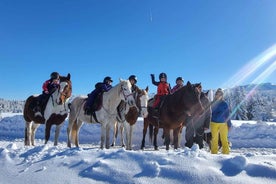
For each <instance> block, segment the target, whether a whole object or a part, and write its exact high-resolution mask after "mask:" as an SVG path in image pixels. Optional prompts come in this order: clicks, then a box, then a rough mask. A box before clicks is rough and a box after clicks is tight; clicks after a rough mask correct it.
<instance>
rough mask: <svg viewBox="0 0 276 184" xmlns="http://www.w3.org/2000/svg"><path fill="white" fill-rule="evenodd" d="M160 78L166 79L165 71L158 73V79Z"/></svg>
mask: <svg viewBox="0 0 276 184" xmlns="http://www.w3.org/2000/svg"><path fill="white" fill-rule="evenodd" d="M161 78H166V79H167V74H165V73H163V72H162V73H160V74H159V80H161Z"/></svg>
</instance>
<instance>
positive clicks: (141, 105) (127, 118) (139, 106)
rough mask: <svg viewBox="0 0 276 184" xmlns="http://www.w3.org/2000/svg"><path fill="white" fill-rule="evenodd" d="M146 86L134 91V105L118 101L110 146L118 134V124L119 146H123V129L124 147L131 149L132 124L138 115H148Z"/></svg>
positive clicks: (113, 143) (113, 144)
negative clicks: (130, 105)
mask: <svg viewBox="0 0 276 184" xmlns="http://www.w3.org/2000/svg"><path fill="white" fill-rule="evenodd" d="M148 90H149V89H148V87H146V89H142V90H141V89H139V88H137V90H136V91H135V92H134V95H133V96H134V98H135V103H136V106H134V107H129V105H128V104H126V103H120V105H119V107H118V115H117V118H116V119H117V121H116V123H115V126H114V134H113V141H112V146H115V142H116V138H117V135H118V125H119V124H120V135H121V139H120V140H121V146H122V147H124V146H125V141H124V129H125V130H126V133H125V135H126V142H127V144H126V149H127V150H132V134H133V128H134V125H135V123H136V121H137V119H138V116H139V115H141V116H142V117H144V118H146V117H147V116H148V109H147V107H148V99H149V97H148Z"/></svg>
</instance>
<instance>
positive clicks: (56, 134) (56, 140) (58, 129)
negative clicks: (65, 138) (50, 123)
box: [54, 123, 63, 146]
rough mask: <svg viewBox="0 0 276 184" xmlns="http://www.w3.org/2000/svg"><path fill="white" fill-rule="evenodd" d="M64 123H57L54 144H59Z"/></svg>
mask: <svg viewBox="0 0 276 184" xmlns="http://www.w3.org/2000/svg"><path fill="white" fill-rule="evenodd" d="M62 124H63V123H61V124H59V125H56V132H55V142H54V146H57V145H58V138H59V133H60V129H61V126H62Z"/></svg>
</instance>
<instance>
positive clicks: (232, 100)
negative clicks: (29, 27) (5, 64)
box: [0, 83, 276, 122]
mask: <svg viewBox="0 0 276 184" xmlns="http://www.w3.org/2000/svg"><path fill="white" fill-rule="evenodd" d="M224 91H225V95H224V96H225V100H226V101H227V102H228V104H229V105H230V109H231V115H232V116H231V119H233V120H261V121H274V122H276V85H272V84H271V83H264V84H261V85H246V86H237V87H234V88H231V89H225V90H224ZM214 92H215V90H210V92H209V97H210V99H211V100H212V99H213V95H214ZM153 96H154V94H149V97H153ZM72 98H73V97H72ZM24 103H25V101H18V100H5V99H2V98H0V113H3V112H12V113H22V112H23V108H24Z"/></svg>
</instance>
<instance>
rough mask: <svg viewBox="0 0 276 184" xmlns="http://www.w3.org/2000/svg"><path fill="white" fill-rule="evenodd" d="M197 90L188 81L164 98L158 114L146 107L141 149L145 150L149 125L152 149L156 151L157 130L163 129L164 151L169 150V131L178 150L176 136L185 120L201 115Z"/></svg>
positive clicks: (201, 108) (201, 109) (150, 107)
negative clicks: (194, 115)
mask: <svg viewBox="0 0 276 184" xmlns="http://www.w3.org/2000/svg"><path fill="white" fill-rule="evenodd" d="M199 97H200V93H199V89H198V88H197V87H196V86H195V85H193V84H191V83H190V82H189V81H188V82H187V84H186V85H185V86H183V87H182V88H181V89H179V90H178V91H176V92H175V93H173V94H170V95H167V96H165V98H164V100H163V101H162V102H160V103H161V104H160V107H159V111H158V113H156V112H155V109H153V108H152V106H150V105H149V106H148V113H149V115H148V117H147V118H144V129H143V139H142V144H141V149H144V148H145V136H146V133H147V127H148V126H149V124H151V125H152V126H154V139H153V144H154V149H155V150H158V146H157V134H158V131H159V128H163V134H164V138H165V145H166V150H169V144H170V129H173V139H174V140H173V144H174V148H175V149H177V148H178V135H179V131H180V129H181V127H182V126H184V125H185V119H186V118H187V117H188V116H191V115H193V114H195V113H198V112H200V113H203V110H204V109H203V107H202V104H201V102H200V98H199Z"/></svg>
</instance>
